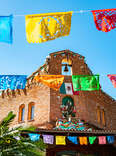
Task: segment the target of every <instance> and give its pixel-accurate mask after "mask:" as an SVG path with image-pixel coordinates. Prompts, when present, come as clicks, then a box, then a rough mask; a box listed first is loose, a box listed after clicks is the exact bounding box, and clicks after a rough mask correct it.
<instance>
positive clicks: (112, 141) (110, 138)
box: [107, 136, 114, 144]
mask: <svg viewBox="0 0 116 156" xmlns="http://www.w3.org/2000/svg"><path fill="white" fill-rule="evenodd" d="M107 141H108V143H109V144H113V143H114V136H107Z"/></svg>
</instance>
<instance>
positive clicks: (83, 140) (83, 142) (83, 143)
mask: <svg viewBox="0 0 116 156" xmlns="http://www.w3.org/2000/svg"><path fill="white" fill-rule="evenodd" d="M79 141H80V145H87V137H79Z"/></svg>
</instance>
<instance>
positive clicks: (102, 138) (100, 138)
mask: <svg viewBox="0 0 116 156" xmlns="http://www.w3.org/2000/svg"><path fill="white" fill-rule="evenodd" d="M98 138H99V144H106V137H105V136H99V137H98Z"/></svg>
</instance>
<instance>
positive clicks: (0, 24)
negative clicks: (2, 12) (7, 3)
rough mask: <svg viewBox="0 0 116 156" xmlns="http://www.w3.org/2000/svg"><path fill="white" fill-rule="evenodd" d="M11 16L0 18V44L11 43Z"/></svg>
mask: <svg viewBox="0 0 116 156" xmlns="http://www.w3.org/2000/svg"><path fill="white" fill-rule="evenodd" d="M12 19H13V16H12V15H11V16H0V42H6V43H12Z"/></svg>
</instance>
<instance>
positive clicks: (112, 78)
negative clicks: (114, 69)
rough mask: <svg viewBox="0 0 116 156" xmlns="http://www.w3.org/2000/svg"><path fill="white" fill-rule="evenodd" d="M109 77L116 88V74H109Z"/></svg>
mask: <svg viewBox="0 0 116 156" xmlns="http://www.w3.org/2000/svg"><path fill="white" fill-rule="evenodd" d="M107 76H108V77H109V79H110V80H111V81H112V84H113V86H114V88H116V74H112V75H111V74H109V75H107Z"/></svg>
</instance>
